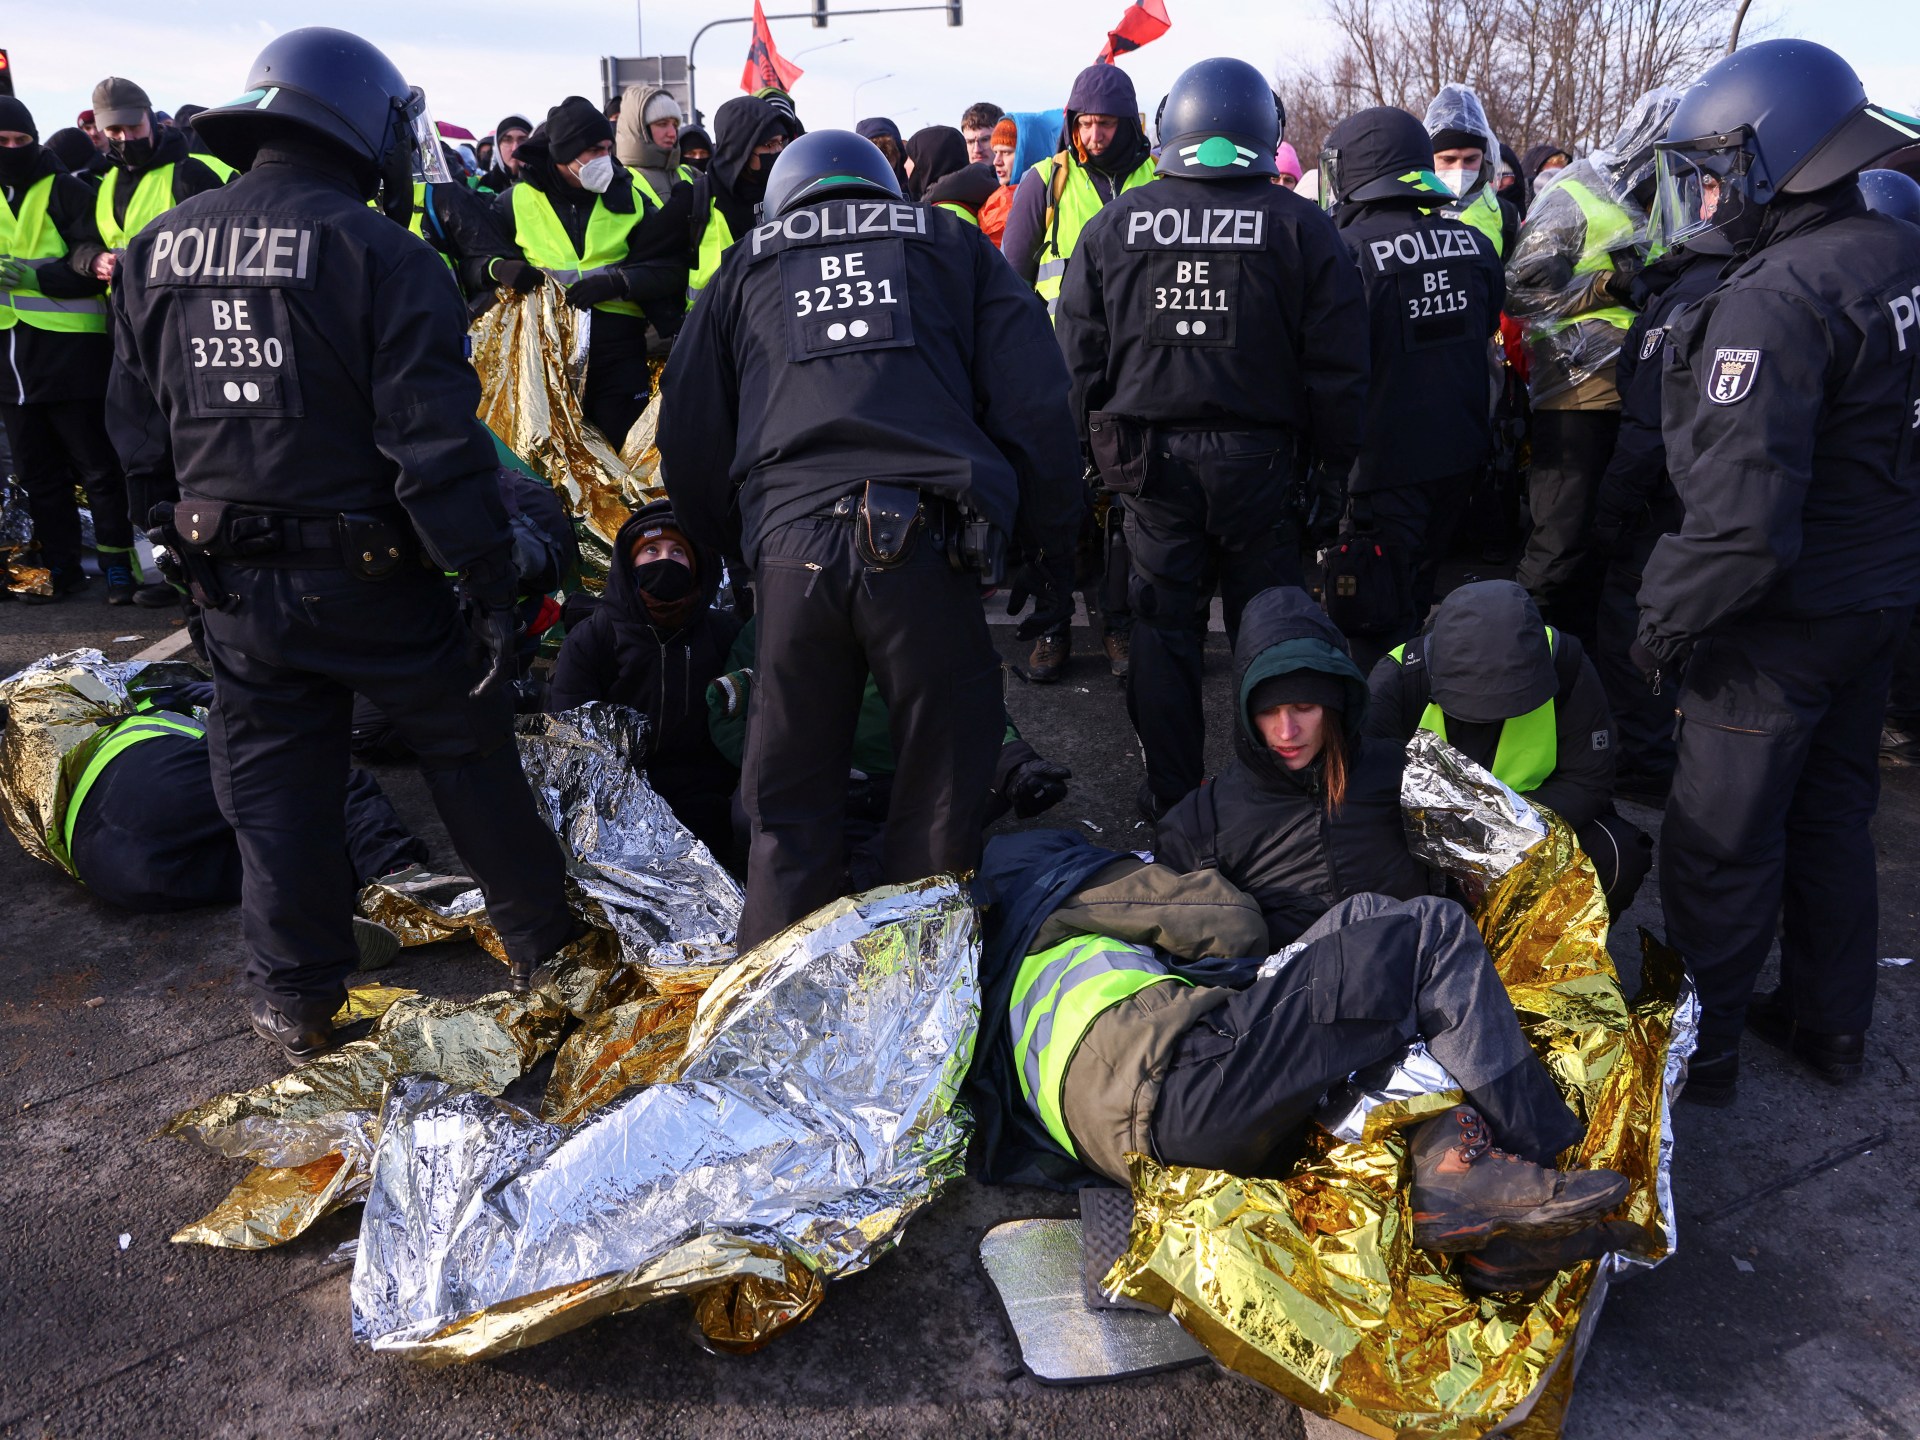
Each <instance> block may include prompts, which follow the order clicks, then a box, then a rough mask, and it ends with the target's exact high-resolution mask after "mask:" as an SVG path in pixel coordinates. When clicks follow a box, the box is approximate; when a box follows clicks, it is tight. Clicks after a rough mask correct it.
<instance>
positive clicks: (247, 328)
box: [108, 144, 508, 570]
mask: <svg viewBox="0 0 1920 1440" xmlns="http://www.w3.org/2000/svg"><path fill="white" fill-rule="evenodd" d="M113 304H114V310H115V312H116V317H117V323H116V324H115V327H114V330H115V334H114V343H115V355H116V359H117V360H118V362H119V363H117V364H116V365H115V367H114V373H113V377H112V379H111V381H110V382H109V390H108V423H109V426H110V428H111V430H112V433H113V438H114V444H115V446H116V448H117V449H118V450H119V451H120V455H121V458H122V460H123V461H124V462H125V464H126V466H127V472H128V479H129V486H130V490H131V491H132V493H133V494H134V495H136V496H139V495H141V494H142V493H143V492H144V494H145V496H146V498H147V499H148V500H151V501H157V500H162V499H166V498H168V497H170V496H172V495H173V494H175V493H179V494H181V495H185V496H192V497H195V498H200V499H207V500H224V501H232V502H238V503H240V504H242V505H245V506H248V507H257V508H260V509H265V510H272V511H278V512H283V513H293V514H300V515H308V516H326V515H329V514H332V513H336V512H340V511H358V510H370V509H381V508H391V507H392V506H393V505H394V503H395V501H396V500H397V501H398V502H399V504H400V505H402V506H404V507H405V510H406V513H407V515H408V517H409V518H410V519H411V521H412V524H413V528H414V529H415V530H416V531H417V532H418V534H419V536H420V538H421V540H422V541H423V542H424V543H425V545H426V547H427V549H428V551H429V552H430V554H431V555H432V557H433V559H434V560H435V561H436V562H437V563H438V564H439V565H440V566H441V567H442V568H443V569H447V570H459V569H462V568H464V567H466V566H467V565H468V564H469V563H470V562H473V561H475V560H478V559H480V558H482V557H486V556H504V554H505V551H506V549H507V545H508V532H507V521H506V514H505V511H504V509H503V507H502V506H501V503H500V495H499V488H498V486H497V485H496V484H495V478H494V471H495V468H496V458H495V452H494V448H493V442H492V440H491V438H490V437H489V436H488V434H487V431H486V429H485V428H484V427H483V426H482V425H481V424H480V422H479V421H478V420H477V419H476V418H475V412H476V410H477V409H478V408H479V404H480V381H479V377H478V376H477V375H475V373H474V371H473V367H472V366H471V365H469V364H468V363H467V361H466V358H465V343H464V336H465V330H466V309H465V306H464V304H463V302H462V300H461V297H460V292H459V287H458V286H457V285H456V284H455V283H454V281H453V279H452V277H451V276H449V274H448V273H447V267H446V265H445V264H444V263H443V262H442V261H441V259H440V257H439V256H438V255H437V254H436V253H434V251H433V249H432V247H431V246H429V245H427V244H426V243H425V242H424V241H422V240H420V239H419V238H418V237H416V236H414V235H411V234H409V233H408V232H407V231H406V230H405V229H403V228H402V227H401V226H398V225H396V224H394V223H393V222H392V221H391V220H389V219H388V218H387V217H386V216H384V215H382V214H381V213H380V212H378V211H376V210H373V209H370V208H369V207H368V206H367V203H366V199H365V196H364V194H363V192H362V191H361V190H360V188H359V187H358V185H357V184H356V183H355V181H354V179H353V177H352V176H351V175H350V174H349V173H348V170H347V167H346V162H345V160H344V157H336V155H335V152H334V151H333V150H332V149H331V148H325V149H323V148H322V147H320V146H319V145H317V144H316V145H313V146H311V147H304V148H303V147H298V146H292V145H289V146H288V147H287V148H285V149H267V150H263V151H261V152H260V155H259V158H258V160H257V161H256V163H255V165H254V167H253V169H252V170H250V171H248V172H247V173H246V174H245V175H242V176H239V177H237V178H236V179H235V180H234V181H233V182H232V183H231V184H230V185H227V186H225V187H223V188H222V189H219V190H215V191H210V192H208V193H206V194H203V195H197V196H195V197H194V198H193V199H191V200H188V201H186V202H185V203H183V204H181V205H178V206H176V207H174V208H173V209H172V210H170V211H168V212H167V213H166V214H165V215H164V216H162V217H161V218H160V219H159V220H157V221H156V222H154V223H153V224H152V225H149V226H148V227H147V228H146V229H145V230H143V231H141V232H140V234H139V235H138V236H136V237H135V238H134V240H133V241H132V243H131V244H130V245H129V246H128V249H127V253H126V256H125V257H124V259H123V262H122V265H121V270H120V282H119V284H118V285H117V286H116V287H115V289H114V295H113ZM135 511H136V514H137V515H138V516H139V518H141V519H142V520H144V519H145V514H144V511H143V510H142V509H141V507H140V505H139V503H138V501H137V500H136V503H135Z"/></svg>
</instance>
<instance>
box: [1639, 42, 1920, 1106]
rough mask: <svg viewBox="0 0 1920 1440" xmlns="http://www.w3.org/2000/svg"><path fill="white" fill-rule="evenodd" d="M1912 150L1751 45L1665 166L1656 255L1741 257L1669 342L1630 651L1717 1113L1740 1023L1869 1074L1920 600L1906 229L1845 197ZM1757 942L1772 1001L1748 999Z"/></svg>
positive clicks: (1916, 333)
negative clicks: (1883, 813)
mask: <svg viewBox="0 0 1920 1440" xmlns="http://www.w3.org/2000/svg"><path fill="white" fill-rule="evenodd" d="M1917 131H1920V124H1916V123H1915V122H1913V121H1911V120H1907V119H1905V118H1903V117H1891V116H1888V115H1887V114H1886V113H1885V112H1883V111H1881V110H1878V109H1877V108H1876V107H1874V106H1872V105H1870V104H1868V102H1867V97H1866V94H1865V92H1864V91H1863V90H1862V88H1861V85H1860V81H1859V78H1858V77H1857V76H1856V75H1855V74H1854V72H1853V70H1852V69H1851V68H1850V67H1849V66H1848V65H1847V63H1846V62H1845V61H1844V60H1842V59H1841V58H1840V57H1839V56H1838V55H1835V54H1834V53H1833V52H1832V51H1830V50H1827V49H1825V48H1824V47H1822V46H1819V45H1815V44H1813V43H1811V42H1810V41H1805V40H1767V41H1762V42H1761V43H1759V44H1757V45H1753V46H1750V47H1748V48H1747V49H1744V50H1740V51H1737V52H1736V53H1734V54H1732V55H1729V56H1727V57H1726V58H1725V59H1723V60H1721V61H1719V62H1718V63H1717V64H1715V65H1714V66H1712V67H1711V68H1710V69H1709V70H1707V72H1706V73H1705V74H1704V75H1702V76H1701V77H1700V79H1699V81H1697V82H1696V83H1695V85H1694V86H1693V88H1692V89H1691V90H1689V91H1688V92H1687V94H1686V96H1685V98H1684V99H1682V101H1681V103H1680V107H1679V109H1678V110H1677V111H1676V112H1675V115H1674V118H1673V122H1672V124H1671V126H1670V128H1669V130H1668V135H1669V137H1670V138H1669V139H1667V140H1665V141H1663V142H1662V143H1661V145H1660V147H1659V167H1660V203H1661V204H1662V205H1663V206H1665V207H1666V208H1667V212H1668V214H1669V215H1671V216H1674V217H1677V219H1678V220H1679V221H1681V222H1683V223H1680V224H1677V225H1673V226H1670V227H1669V233H1670V234H1671V235H1672V236H1673V238H1674V240H1675V241H1677V242H1680V243H1684V242H1685V241H1686V240H1687V239H1688V238H1689V233H1690V232H1692V231H1697V230H1701V229H1715V230H1719V231H1721V232H1722V233H1724V234H1725V235H1726V236H1727V238H1728V239H1729V240H1730V241H1731V242H1732V243H1733V245H1734V247H1735V250H1736V256H1737V258H1736V260H1735V261H1734V262H1733V264H1732V268H1731V270H1730V273H1729V274H1728V275H1727V278H1726V280H1725V281H1724V283H1723V284H1722V285H1721V286H1720V287H1719V288H1718V289H1717V290H1715V291H1714V292H1713V293H1712V294H1710V295H1708V296H1707V297H1706V298H1705V299H1703V300H1701V301H1700V302H1699V303H1698V304H1696V305H1694V306H1693V307H1692V308H1691V309H1689V310H1687V311H1686V312H1685V313H1684V314H1683V315H1681V316H1679V317H1678V318H1677V319H1675V320H1673V321H1672V322H1670V323H1669V325H1668V327H1667V346H1668V349H1667V354H1666V360H1665V367H1666V368H1665V386H1664V391H1663V395H1662V400H1663V406H1664V426H1663V428H1664V431H1665V435H1666V442H1667V463H1668V467H1669V469H1670V470H1671V471H1672V474H1673V480H1674V484H1675V486H1676V487H1677V489H1678V490H1679V494H1680V500H1681V503H1682V505H1683V506H1684V507H1685V511H1686V518H1685V520H1684V522H1683V523H1682V526H1681V529H1680V531H1679V533H1678V534H1674V535H1666V536H1662V537H1661V539H1660V541H1659V543H1658V544H1657V545H1655V547H1654V550H1653V554H1652V556H1651V558H1650V559H1649V560H1648V562H1647V568H1646V575H1645V579H1644V581H1643V583H1642V585H1641V588H1640V635H1639V640H1638V642H1637V650H1636V658H1637V659H1638V661H1639V663H1640V664H1641V666H1642V668H1643V669H1644V670H1646V671H1647V672H1648V673H1649V674H1650V675H1652V676H1653V677H1655V683H1656V684H1663V685H1674V684H1676V682H1677V683H1678V693H1677V696H1676V706H1677V708H1678V711H1679V747H1680V749H1679V762H1678V766H1677V768H1676V771H1675V774H1674V781H1673V794H1672V798H1671V799H1670V800H1669V802H1668V805H1667V815H1666V825H1665V828H1664V829H1663V831H1662V833H1661V847H1660V850H1661V855H1660V862H1661V872H1660V890H1661V899H1662V901H1663V903H1664V905H1665V909H1666V921H1667V938H1668V939H1669V941H1671V942H1672V944H1673V945H1674V946H1675V948H1677V949H1678V950H1679V951H1680V953H1681V954H1682V955H1683V956H1684V957H1685V959H1686V961H1687V964H1688V966H1689V967H1690V968H1691V970H1692V971H1693V974H1694V976H1695V978H1696V980H1697V981H1698V983H1699V986H1700V998H1701V1019H1700V1048H1699V1050H1698V1052H1697V1053H1696V1055H1695V1057H1694V1060H1693V1063H1692V1067H1691V1075H1690V1078H1689V1081H1688V1086H1687V1092H1686V1093H1687V1094H1688V1095H1689V1096H1692V1097H1693V1098H1696V1099H1701V1100H1707V1101H1710V1102H1714V1103H1721V1104H1724V1103H1727V1102H1729V1101H1731V1100H1732V1098H1733V1094H1734V1087H1735V1082H1736V1078H1737V1074H1738V1067H1739V1038H1740V1030H1741V1026H1742V1022H1743V1020H1744V1021H1745V1022H1746V1024H1747V1025H1748V1026H1749V1027H1750V1028H1752V1029H1753V1030H1754V1031H1755V1033H1757V1034H1759V1035H1760V1036H1761V1037H1762V1038H1763V1039H1766V1040H1769V1041H1771V1042H1773V1043H1776V1044H1780V1045H1783V1046H1787V1047H1789V1048H1791V1050H1792V1051H1793V1053H1794V1054H1795V1055H1796V1056H1798V1057H1799V1058H1800V1059H1801V1060H1803V1061H1804V1062H1806V1063H1807V1064H1808V1065H1809V1066H1810V1067H1812V1068H1813V1069H1814V1070H1815V1071H1816V1072H1817V1073H1818V1074H1820V1075H1821V1076H1823V1077H1825V1078H1826V1079H1828V1080H1831V1081H1834V1082H1836V1083H1840V1082H1844V1081H1847V1080H1850V1079H1852V1078H1853V1077H1855V1076H1857V1075H1858V1074H1859V1073H1860V1071H1861V1068H1862V1064H1863V1057H1864V1051H1865V1037H1866V1030H1867V1027H1868V1023H1869V1021H1870V1020H1871V1018H1872V1014H1873V992H1874V979H1875V973H1876V965H1877V961H1878V958H1879V954H1880V951H1879V949H1878V948H1877V946H1878V934H1877V930H1878V914H1877V909H1876V905H1877V898H1878V897H1877V889H1876V885H1875V876H1874V849H1873V837H1872V835H1871V833H1870V830H1869V824H1870V822H1871V820H1872V817H1873V812H1874V807H1875V804H1876V801H1877V799H1878V795H1879V770H1878V767H1877V764H1876V761H1875V751H1876V748H1877V742H1878V738H1879V732H1880V717H1881V714H1882V712H1883V711H1884V709H1885V707H1886V700H1887V681H1888V676H1889V674H1890V673H1891V671H1892V668H1893V661H1894V654H1895V651H1896V649H1897V647H1898V646H1899V643H1900V639H1901V636H1902V634H1903V633H1904V632H1905V629H1906V626H1907V622H1908V618H1909V616H1910V615H1911V614H1912V611H1913V607H1914V603H1915V601H1916V600H1920V237H1916V235H1915V233H1914V231H1913V229H1912V227H1910V226H1907V225H1905V224H1903V223H1902V222H1900V221H1897V220H1895V219H1893V218H1892V217H1890V216H1886V215H1878V214H1874V213H1872V212H1870V211H1868V210H1867V208H1866V206H1865V204H1864V203H1863V202H1862V200H1861V198H1860V190H1859V186H1858V184H1857V183H1856V178H1855V177H1856V176H1857V175H1858V173H1859V172H1860V170H1861V169H1863V168H1864V167H1866V166H1869V165H1871V164H1872V163H1873V161H1874V160H1876V159H1878V158H1879V157H1880V156H1882V155H1884V154H1887V153H1888V152H1889V151H1892V150H1894V149H1896V148H1898V147H1899V146H1902V145H1906V144H1909V143H1911V142H1912V140H1913V138H1914V136H1915V134H1916V132H1917ZM1683 669H1684V673H1685V680H1684V681H1683V682H1682V681H1680V676H1681V674H1682V671H1683ZM1776 931H1778V933H1779V935H1780V980H1781V983H1780V988H1779V989H1778V990H1776V991H1775V992H1773V993H1772V994H1769V995H1767V996H1765V997H1763V998H1761V999H1759V1000H1757V1001H1756V1002H1754V1003H1753V1004H1752V1005H1751V1006H1749V1005H1748V998H1749V996H1750V995H1751V994H1752V990H1753V983H1754V978H1755V976H1756V975H1757V974H1758V973H1759V970H1760V965H1761V962H1762V961H1763V960H1764V959H1765V958H1766V954H1767V950H1768V947H1769V946H1770V945H1771V944H1772V942H1773V937H1774V935H1775V933H1776Z"/></svg>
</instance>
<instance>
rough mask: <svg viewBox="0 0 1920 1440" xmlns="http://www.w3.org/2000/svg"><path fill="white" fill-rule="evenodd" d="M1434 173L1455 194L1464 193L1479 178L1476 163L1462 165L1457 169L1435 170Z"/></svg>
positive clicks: (1478, 168) (1478, 169)
mask: <svg viewBox="0 0 1920 1440" xmlns="http://www.w3.org/2000/svg"><path fill="white" fill-rule="evenodd" d="M1433 173H1434V174H1436V175H1438V176H1439V177H1440V178H1441V179H1442V180H1444V181H1446V182H1447V188H1448V189H1449V190H1451V191H1453V193H1454V194H1456V195H1464V194H1466V193H1467V192H1468V191H1469V190H1471V189H1472V188H1473V187H1474V183H1475V182H1476V181H1477V180H1479V178H1480V167H1479V166H1478V165H1471V166H1462V167H1460V168H1459V169H1447V170H1435V171H1434V172H1433Z"/></svg>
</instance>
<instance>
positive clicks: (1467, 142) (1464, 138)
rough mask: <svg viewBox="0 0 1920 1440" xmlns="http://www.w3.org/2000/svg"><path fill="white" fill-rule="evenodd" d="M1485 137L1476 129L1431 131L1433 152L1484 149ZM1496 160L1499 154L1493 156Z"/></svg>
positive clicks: (1485, 146)
mask: <svg viewBox="0 0 1920 1440" xmlns="http://www.w3.org/2000/svg"><path fill="white" fill-rule="evenodd" d="M1486 148H1487V137H1486V136H1484V135H1482V134H1481V133H1480V132H1479V131H1477V130H1436V131H1434V132H1433V153H1434V154H1436V155H1438V154H1439V153H1440V152H1441V151H1442V150H1485V149H1486ZM1494 158H1495V159H1496V160H1497V159H1499V158H1500V157H1499V156H1497V155H1496V156H1495V157H1494Z"/></svg>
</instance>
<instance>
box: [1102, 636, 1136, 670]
mask: <svg viewBox="0 0 1920 1440" xmlns="http://www.w3.org/2000/svg"><path fill="white" fill-rule="evenodd" d="M1106 646H1107V668H1108V669H1109V670H1111V671H1112V672H1113V678H1114V679H1116V680H1124V679H1126V678H1127V671H1128V670H1129V669H1130V668H1132V665H1133V640H1132V638H1131V637H1130V636H1127V635H1123V634H1121V633H1120V632H1119V631H1117V630H1109V631H1108V632H1107V640H1106Z"/></svg>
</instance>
